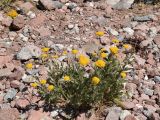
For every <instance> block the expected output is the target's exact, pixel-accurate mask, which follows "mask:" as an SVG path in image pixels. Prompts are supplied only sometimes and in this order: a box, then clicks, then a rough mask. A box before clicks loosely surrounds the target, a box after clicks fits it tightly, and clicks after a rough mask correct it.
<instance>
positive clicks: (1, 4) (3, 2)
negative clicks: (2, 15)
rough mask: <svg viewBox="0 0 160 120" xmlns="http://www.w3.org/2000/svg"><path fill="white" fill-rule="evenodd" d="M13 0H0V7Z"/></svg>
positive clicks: (7, 4)
mask: <svg viewBox="0 0 160 120" xmlns="http://www.w3.org/2000/svg"><path fill="white" fill-rule="evenodd" d="M13 1H14V0H1V1H0V9H3V8H4V7H6V6H9V5H10V4H11V2H13Z"/></svg>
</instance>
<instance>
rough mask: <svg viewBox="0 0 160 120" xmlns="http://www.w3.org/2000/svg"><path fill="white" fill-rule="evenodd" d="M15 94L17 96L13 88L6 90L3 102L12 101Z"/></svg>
mask: <svg viewBox="0 0 160 120" xmlns="http://www.w3.org/2000/svg"><path fill="white" fill-rule="evenodd" d="M16 94H17V90H16V89H14V88H11V89H9V90H8V92H7V93H6V95H5V96H4V100H5V101H8V100H12V99H13V98H14V97H15V96H16Z"/></svg>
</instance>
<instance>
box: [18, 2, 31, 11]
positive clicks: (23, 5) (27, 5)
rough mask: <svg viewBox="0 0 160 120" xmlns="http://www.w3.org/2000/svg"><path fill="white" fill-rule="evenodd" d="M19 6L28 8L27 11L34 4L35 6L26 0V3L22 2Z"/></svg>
mask: <svg viewBox="0 0 160 120" xmlns="http://www.w3.org/2000/svg"><path fill="white" fill-rule="evenodd" d="M19 7H20V8H21V9H24V10H26V11H29V10H31V9H32V8H33V7H34V6H33V5H32V3H30V2H25V3H22V4H20V6H19Z"/></svg>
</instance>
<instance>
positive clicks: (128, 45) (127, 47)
mask: <svg viewBox="0 0 160 120" xmlns="http://www.w3.org/2000/svg"><path fill="white" fill-rule="evenodd" d="M123 47H124V48H125V49H127V50H129V49H131V48H132V46H131V45H130V44H124V45H123Z"/></svg>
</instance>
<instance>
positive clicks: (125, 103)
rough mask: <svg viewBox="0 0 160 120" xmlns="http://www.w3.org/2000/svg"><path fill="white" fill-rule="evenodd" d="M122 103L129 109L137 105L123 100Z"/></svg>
mask: <svg viewBox="0 0 160 120" xmlns="http://www.w3.org/2000/svg"><path fill="white" fill-rule="evenodd" d="M122 104H123V108H124V109H127V110H129V109H132V108H134V107H135V104H134V103H133V102H122Z"/></svg>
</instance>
